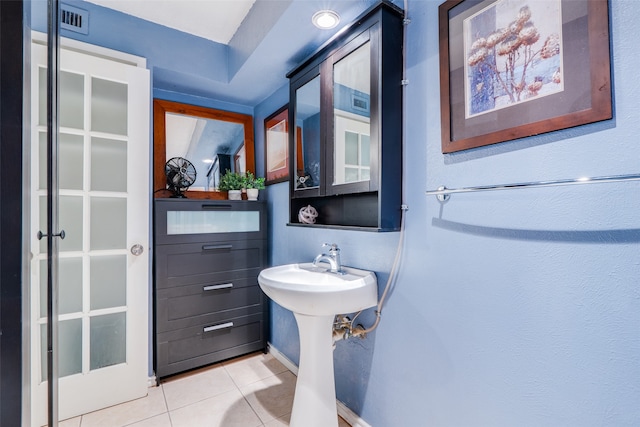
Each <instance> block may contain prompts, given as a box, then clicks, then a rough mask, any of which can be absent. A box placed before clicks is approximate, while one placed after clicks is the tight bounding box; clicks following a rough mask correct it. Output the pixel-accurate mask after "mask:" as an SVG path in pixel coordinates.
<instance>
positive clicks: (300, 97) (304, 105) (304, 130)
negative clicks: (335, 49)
mask: <svg viewBox="0 0 640 427" xmlns="http://www.w3.org/2000/svg"><path fill="white" fill-rule="evenodd" d="M295 98H296V101H295V111H294V123H295V127H294V141H295V143H294V153H295V155H294V164H295V172H296V173H295V183H294V186H295V189H296V190H307V189H318V188H319V187H320V182H321V179H322V176H321V165H322V162H323V160H322V156H323V153H322V150H321V144H320V136H321V135H320V76H319V75H317V76H315V77H314V78H312V79H311V80H309V81H308V82H307V83H305V84H304V85H302V86H300V87H299V88H297V89H296V90H295Z"/></svg>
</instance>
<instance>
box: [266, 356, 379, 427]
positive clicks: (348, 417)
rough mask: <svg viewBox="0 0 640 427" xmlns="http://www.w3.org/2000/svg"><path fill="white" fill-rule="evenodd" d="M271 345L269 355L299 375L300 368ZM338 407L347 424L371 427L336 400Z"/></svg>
mask: <svg viewBox="0 0 640 427" xmlns="http://www.w3.org/2000/svg"><path fill="white" fill-rule="evenodd" d="M268 345H269V353H270V354H271V355H272V356H273V357H274V358H275V359H276V360H278V361H279V362H280V363H282V364H283V365H284V366H285V367H286V368H287V369H288V370H290V371H291V372H292V373H293V375H298V366H297V365H296V364H295V363H293V362H292V361H291V360H289V358H288V357H287V356H285V355H284V354H282V353H281V352H280V351H279V350H278V349H277V348H275V347H274V346H273V345H272V344H271V343H268ZM336 406H337V407H338V415H340V416H341V417H342V418H344V420H345V421H346V422H348V423H349V425H351V427H371V425H369V424H368V423H367V422H366V421H365V420H363V419H362V418H360V416H359V415H358V414H356V413H355V412H353V411H352V410H351V409H349V408H348V407H347V405H345V404H344V403H342V402H340V401H339V400H336Z"/></svg>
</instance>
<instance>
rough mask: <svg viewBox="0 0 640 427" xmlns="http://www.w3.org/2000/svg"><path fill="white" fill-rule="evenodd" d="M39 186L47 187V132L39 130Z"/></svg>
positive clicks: (44, 188) (40, 187)
mask: <svg viewBox="0 0 640 427" xmlns="http://www.w3.org/2000/svg"><path fill="white" fill-rule="evenodd" d="M38 165H39V168H38V188H39V189H41V190H46V189H47V133H46V132H38Z"/></svg>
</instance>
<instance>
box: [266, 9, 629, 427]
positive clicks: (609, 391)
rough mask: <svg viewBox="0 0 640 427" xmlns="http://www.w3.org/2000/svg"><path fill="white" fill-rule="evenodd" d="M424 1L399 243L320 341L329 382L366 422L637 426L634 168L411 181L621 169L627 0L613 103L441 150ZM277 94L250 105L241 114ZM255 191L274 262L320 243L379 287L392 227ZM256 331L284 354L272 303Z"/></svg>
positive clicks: (419, 12)
mask: <svg viewBox="0 0 640 427" xmlns="http://www.w3.org/2000/svg"><path fill="white" fill-rule="evenodd" d="M440 3H441V1H439V0H433V1H431V0H409V2H408V5H409V7H408V11H409V18H410V19H411V23H410V24H409V25H408V27H407V79H408V80H409V82H410V83H409V87H408V89H407V92H406V98H405V102H406V104H405V109H404V116H405V136H406V141H405V152H404V182H405V189H404V193H405V203H407V204H408V205H409V211H408V212H407V214H406V223H405V224H406V237H405V244H404V257H403V259H402V262H401V266H400V270H399V277H398V281H397V283H396V285H395V287H394V289H393V292H392V293H391V295H390V297H389V298H388V300H387V303H386V305H385V308H384V310H383V314H382V321H381V323H380V326H379V327H378V329H377V330H376V331H375V332H374V333H372V334H370V335H369V336H368V337H367V338H366V339H364V340H349V341H346V342H345V341H342V342H339V343H338V344H337V348H336V351H335V365H336V382H337V389H338V390H337V393H338V398H339V399H340V400H341V401H343V402H345V403H346V404H347V405H348V406H349V407H350V408H351V409H352V410H354V411H355V412H356V413H358V414H360V415H361V417H362V418H363V419H364V420H365V421H367V422H368V423H369V424H371V425H372V426H407V427H412V426H541V425H546V426H592V425H611V426H613V425H615V426H625V425H638V423H640V381H639V380H638V379H639V378H640V335H639V332H640V287H639V286H638V283H639V280H640V245H639V243H640V216H639V215H638V212H640V183H639V182H627V183H614V184H594V185H585V186H570V187H553V188H541V189H520V190H512V191H502V192H488V193H476V194H463V195H454V196H452V198H451V200H450V201H448V202H447V203H445V204H444V205H442V204H440V203H439V202H438V201H437V200H436V198H435V197H427V196H426V195H425V194H424V192H425V190H430V189H435V188H437V187H438V186H440V185H446V186H448V187H452V188H453V187H460V186H473V185H484V184H501V183H509V182H523V181H537V180H549V179H564V178H576V177H580V176H604V175H615V174H625V173H638V172H639V171H640V169H639V168H640V162H639V160H640V144H639V143H638V133H639V131H640V124H639V121H638V117H639V115H640V103H638V99H640V85H639V84H638V83H637V70H638V69H639V68H640V57H638V55H636V50H637V46H636V43H635V41H634V38H633V37H630V35H631V34H634V33H635V32H636V31H637V25H636V24H637V19H636V18H637V16H640V2H637V1H635V0H613V1H611V2H610V3H611V5H610V14H611V17H610V19H611V26H612V29H611V38H612V68H613V70H612V71H613V78H614V82H615V84H614V106H615V111H614V119H613V120H610V121H606V122H601V123H596V124H590V125H586V126H581V127H578V128H573V129H569V130H565V131H559V132H553V133H549V134H545V135H541V136H537V137H533V138H526V139H522V140H518V141H512V142H507V143H502V144H499V145H495V146H490V147H485V148H479V149H474V150H469V151H466V152H462V153H459V154H452V155H443V154H442V153H441V148H440V107H439V105H440V104H439V103H440V98H439V97H440V91H439V86H438V82H439V68H438V67H439V65H438V5H439V4H440ZM286 96H287V94H286V90H285V88H283V89H281V90H279V91H277V92H276V93H275V94H274V95H273V96H272V97H271V98H269V99H268V100H266V101H265V102H263V103H262V104H260V105H259V106H258V107H257V108H256V110H255V116H256V125H259V124H260V123H262V120H263V119H264V118H265V117H266V116H268V115H269V114H270V113H272V112H273V111H275V110H276V109H277V108H279V107H280V106H282V105H283V104H285V103H286V101H287V99H286ZM256 142H257V146H258V147H260V146H261V145H262V142H263V141H262V136H261V135H260V133H257V139H256ZM258 164H260V161H259V162H258ZM266 193H267V196H268V199H269V204H270V207H271V213H270V214H271V218H270V220H271V237H272V240H271V262H272V263H273V264H284V263H290V262H298V261H310V260H312V258H313V257H314V256H315V255H316V254H317V253H319V252H320V250H321V248H320V244H321V243H322V242H325V241H330V242H336V243H338V244H339V246H340V247H341V248H342V252H341V255H342V259H343V262H344V263H345V264H346V265H352V266H356V267H360V268H365V269H370V270H374V271H376V272H377V273H378V279H379V282H381V286H382V284H383V283H384V281H385V280H386V278H387V276H388V272H389V271H390V269H391V260H392V259H393V255H394V252H395V249H396V244H397V242H398V238H399V235H398V233H384V234H375V233H366V232H352V231H336V230H324V229H323V230H308V229H302V228H297V227H287V226H286V225H285V224H286V222H287V219H288V214H287V209H288V187H287V184H286V183H282V184H276V185H272V186H269V187H268V189H267V192H266ZM367 316H368V317H363V318H362V322H363V323H364V324H365V325H368V324H369V322H371V321H372V320H373V319H372V315H371V313H367ZM271 342H272V343H273V345H274V346H275V347H276V348H277V349H278V350H280V351H281V352H283V353H284V354H285V355H286V356H288V357H289V358H290V359H291V360H293V361H294V362H297V361H298V357H299V353H298V352H299V349H298V340H297V328H296V325H295V321H294V319H293V316H292V315H291V314H290V312H288V311H287V310H284V309H282V308H280V307H278V306H277V305H274V307H273V313H272V337H271Z"/></svg>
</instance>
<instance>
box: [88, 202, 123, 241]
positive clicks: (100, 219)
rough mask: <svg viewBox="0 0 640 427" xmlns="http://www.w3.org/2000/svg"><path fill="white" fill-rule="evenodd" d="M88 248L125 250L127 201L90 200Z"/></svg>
mask: <svg viewBox="0 0 640 427" xmlns="http://www.w3.org/2000/svg"><path fill="white" fill-rule="evenodd" d="M90 236H91V237H90V240H91V243H90V248H91V250H92V251H94V250H100V249H125V248H126V246H127V200H126V199H121V198H115V197H92V198H91V231H90Z"/></svg>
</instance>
